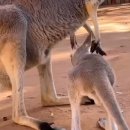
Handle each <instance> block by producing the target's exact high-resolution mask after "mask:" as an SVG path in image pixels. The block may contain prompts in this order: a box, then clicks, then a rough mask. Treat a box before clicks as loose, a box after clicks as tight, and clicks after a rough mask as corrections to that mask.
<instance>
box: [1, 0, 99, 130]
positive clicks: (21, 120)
mask: <svg viewBox="0 0 130 130" xmlns="http://www.w3.org/2000/svg"><path fill="white" fill-rule="evenodd" d="M88 3H89V7H91V6H92V7H93V9H92V12H90V13H91V15H92V16H93V18H94V20H95V26H97V25H98V24H97V19H96V18H97V17H96V13H97V5H98V1H96V0H94V1H92V2H91V1H87V0H0V73H1V74H0V75H2V77H0V78H3V79H4V80H3V81H2V80H1V79H0V81H2V82H1V85H2V86H3V85H7V86H5V87H10V86H11V85H12V98H13V99H12V102H13V105H12V107H13V108H12V118H13V121H14V122H16V123H18V124H20V125H25V126H29V127H32V128H34V129H40V128H43V127H44V126H43V122H42V121H39V120H37V119H35V118H31V117H29V116H28V115H27V112H26V109H25V104H24V95H23V81H24V77H23V73H24V71H25V70H28V69H30V68H32V67H34V66H37V68H38V72H39V76H40V86H41V99H42V104H43V105H44V106H53V105H62V104H67V103H68V100H67V97H64V98H61V97H58V96H57V94H56V91H55V88H54V82H53V76H52V71H51V59H50V53H51V49H52V48H53V47H54V46H55V44H57V43H58V42H59V41H60V40H62V39H64V38H65V37H66V36H67V35H70V34H71V33H73V32H74V31H75V30H76V29H78V28H79V27H80V26H82V25H83V24H84V22H85V21H86V19H87V18H88V10H89V9H88V7H86V5H88ZM93 10H94V13H93ZM96 34H97V39H96V40H99V38H100V37H99V31H98V27H97V30H96ZM7 79H8V80H7ZM10 82H11V83H10ZM39 124H42V125H39ZM45 124H46V123H45ZM47 126H48V125H47ZM39 127H40V128H39Z"/></svg>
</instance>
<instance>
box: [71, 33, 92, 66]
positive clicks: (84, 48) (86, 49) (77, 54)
mask: <svg viewBox="0 0 130 130" xmlns="http://www.w3.org/2000/svg"><path fill="white" fill-rule="evenodd" d="M91 42H92V35H91V34H89V36H88V37H87V39H86V40H85V41H84V43H83V44H82V45H81V46H80V47H78V48H76V50H75V51H74V52H73V53H72V54H71V62H72V65H76V64H77V63H78V62H79V61H80V59H82V57H84V55H87V54H90V53H91V52H90V47H91Z"/></svg>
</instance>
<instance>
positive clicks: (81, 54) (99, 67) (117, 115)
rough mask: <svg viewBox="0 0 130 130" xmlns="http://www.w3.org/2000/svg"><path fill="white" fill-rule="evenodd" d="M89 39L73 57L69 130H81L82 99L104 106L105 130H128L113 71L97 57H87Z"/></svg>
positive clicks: (69, 89)
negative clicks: (106, 120)
mask: <svg viewBox="0 0 130 130" xmlns="http://www.w3.org/2000/svg"><path fill="white" fill-rule="evenodd" d="M90 45H91V36H89V37H88V39H87V45H86V43H85V44H83V45H82V46H81V47H79V48H78V49H77V50H76V52H75V53H74V54H73V55H72V57H71V61H72V64H73V65H74V68H73V69H72V70H71V72H70V74H69V79H70V85H69V87H68V92H69V99H70V104H71V111H72V130H80V129H81V128H80V114H79V113H80V112H79V107H80V102H81V99H82V97H83V96H88V97H89V98H91V99H93V100H94V101H95V103H96V104H97V105H103V106H104V108H105V110H106V112H107V115H108V123H107V124H105V129H107V130H116V129H119V130H129V127H128V125H127V123H126V122H125V119H124V117H123V115H122V113H121V110H120V107H119V104H118V102H117V99H116V96H115V93H114V89H113V87H114V85H115V74H114V72H113V69H112V67H111V66H110V65H109V64H108V63H107V62H106V61H105V60H104V58H103V57H101V56H100V55H97V54H90Z"/></svg>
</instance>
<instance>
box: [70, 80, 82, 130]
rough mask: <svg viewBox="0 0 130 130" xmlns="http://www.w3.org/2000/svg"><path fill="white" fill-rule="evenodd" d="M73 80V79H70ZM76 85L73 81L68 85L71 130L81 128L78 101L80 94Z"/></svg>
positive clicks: (79, 101) (79, 129)
mask: <svg viewBox="0 0 130 130" xmlns="http://www.w3.org/2000/svg"><path fill="white" fill-rule="evenodd" d="M72 82H73V81H72ZM77 88H78V87H77V86H76V85H74V84H73V83H72V84H71V85H70V86H69V87H68V95H69V101H70V106H71V115H72V119H71V130H81V125H80V103H81V99H82V96H81V95H80V92H79V90H78V89H77Z"/></svg>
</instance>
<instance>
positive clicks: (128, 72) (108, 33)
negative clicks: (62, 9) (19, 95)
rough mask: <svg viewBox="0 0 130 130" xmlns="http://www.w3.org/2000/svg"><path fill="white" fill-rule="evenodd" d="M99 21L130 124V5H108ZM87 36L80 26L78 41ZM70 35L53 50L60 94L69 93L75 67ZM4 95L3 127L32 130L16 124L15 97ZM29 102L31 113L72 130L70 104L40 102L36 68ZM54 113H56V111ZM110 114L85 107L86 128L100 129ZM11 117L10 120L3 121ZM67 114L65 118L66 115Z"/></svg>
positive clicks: (29, 77)
mask: <svg viewBox="0 0 130 130" xmlns="http://www.w3.org/2000/svg"><path fill="white" fill-rule="evenodd" d="M99 24H100V30H101V37H102V46H103V47H104V49H105V50H106V52H107V54H108V56H107V57H105V58H106V59H107V60H109V62H110V63H111V64H112V66H113V67H114V69H115V72H116V75H117V88H116V91H119V92H121V94H117V97H118V100H119V103H120V105H121V108H122V110H123V111H124V116H125V118H126V120H127V122H128V124H129V126H130V79H129V76H130V4H126V5H124V6H117V5H116V6H113V7H105V8H102V9H100V10H99ZM85 37H86V31H85V30H84V29H83V28H80V29H79V30H78V31H77V40H78V42H79V43H82V41H83V40H84V38H85ZM70 51H71V49H70V45H69V38H66V39H65V40H63V41H62V42H61V43H60V44H59V45H57V46H56V48H55V49H54V52H53V54H54V55H53V57H52V61H53V72H54V79H55V85H56V90H57V93H58V94H59V95H60V94H61V95H62V94H63V95H67V92H66V87H67V84H68V80H67V73H68V71H69V69H70V68H71V64H70V59H69V54H70ZM8 95H9V94H8V93H7V94H6V95H2V94H1V97H0V106H1V107H0V130H10V129H13V130H25V129H26V130H31V128H27V127H24V126H19V125H16V124H15V123H13V122H12V120H11V96H8ZM25 103H26V108H27V111H28V113H29V115H31V116H33V117H37V118H39V119H42V120H44V121H48V122H53V121H54V122H55V124H56V125H57V126H62V127H64V128H67V130H70V122H71V111H70V106H62V107H42V105H41V101H40V87H39V78H38V73H37V70H36V68H33V69H31V70H29V71H28V72H26V73H25ZM51 113H53V116H52V114H51ZM105 115H106V113H105V111H104V109H103V108H102V107H97V106H95V105H92V106H82V107H81V122H82V128H83V130H85V129H88V130H89V129H91V130H98V129H99V128H98V127H97V125H96V122H97V120H98V119H99V117H104V116H105ZM3 117H7V118H8V120H7V121H3ZM63 117H64V118H63Z"/></svg>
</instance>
